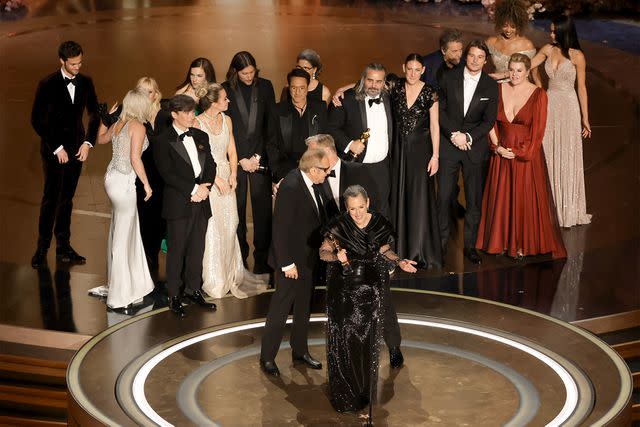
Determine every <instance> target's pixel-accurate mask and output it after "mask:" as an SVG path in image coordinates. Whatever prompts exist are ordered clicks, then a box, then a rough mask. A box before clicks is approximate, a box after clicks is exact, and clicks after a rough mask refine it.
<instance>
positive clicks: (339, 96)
mask: <svg viewBox="0 0 640 427" xmlns="http://www.w3.org/2000/svg"><path fill="white" fill-rule="evenodd" d="M343 99H344V91H343V90H341V89H338V90H337V91H336V93H334V94H333V98H332V99H331V102H333V105H334V107H342V100H343Z"/></svg>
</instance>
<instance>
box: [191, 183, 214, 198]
mask: <svg viewBox="0 0 640 427" xmlns="http://www.w3.org/2000/svg"><path fill="white" fill-rule="evenodd" d="M209 187H211V183H210V182H205V183H203V184H200V185H198V189H197V190H196V193H195V194H194V196H198V197H199V198H200V199H201V200H200V201H202V200H207V197H209ZM192 199H193V197H192Z"/></svg>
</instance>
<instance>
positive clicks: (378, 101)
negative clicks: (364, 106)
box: [369, 97, 382, 107]
mask: <svg viewBox="0 0 640 427" xmlns="http://www.w3.org/2000/svg"><path fill="white" fill-rule="evenodd" d="M381 102H382V98H379V97H378V98H370V99H369V107H371V106H372V105H373V104H380V103H381Z"/></svg>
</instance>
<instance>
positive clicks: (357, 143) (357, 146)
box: [349, 139, 364, 156]
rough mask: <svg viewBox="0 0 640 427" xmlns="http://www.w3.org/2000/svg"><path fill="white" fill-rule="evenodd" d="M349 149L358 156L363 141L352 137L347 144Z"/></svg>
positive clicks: (361, 150) (362, 149)
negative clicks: (349, 143)
mask: <svg viewBox="0 0 640 427" xmlns="http://www.w3.org/2000/svg"><path fill="white" fill-rule="evenodd" d="M349 151H351V152H352V153H353V154H356V155H358V156H359V155H360V154H362V152H363V151H364V142H362V140H361V139H354V140H353V142H352V143H351V145H350V146H349Z"/></svg>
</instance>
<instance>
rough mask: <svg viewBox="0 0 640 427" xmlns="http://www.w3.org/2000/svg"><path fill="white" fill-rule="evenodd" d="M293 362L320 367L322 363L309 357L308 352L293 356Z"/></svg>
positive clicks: (314, 367)
mask: <svg viewBox="0 0 640 427" xmlns="http://www.w3.org/2000/svg"><path fill="white" fill-rule="evenodd" d="M293 363H294V364H298V363H304V364H305V365H307V367H308V368H311V369H322V363H320V362H318V361H317V360H316V359H314V358H313V357H311V355H310V354H309V353H306V354H304V355H302V356H294V357H293Z"/></svg>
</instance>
